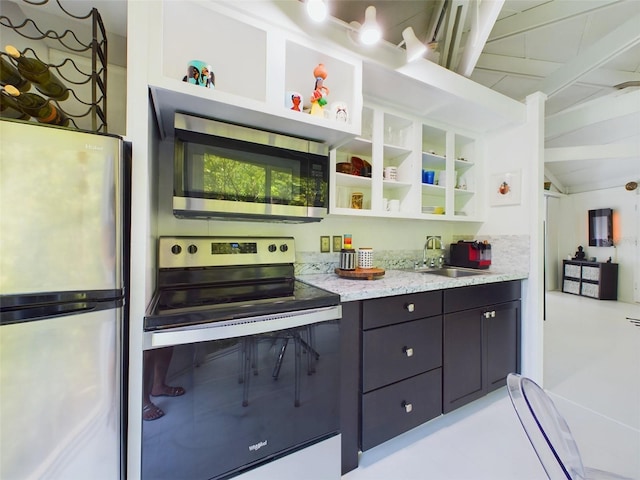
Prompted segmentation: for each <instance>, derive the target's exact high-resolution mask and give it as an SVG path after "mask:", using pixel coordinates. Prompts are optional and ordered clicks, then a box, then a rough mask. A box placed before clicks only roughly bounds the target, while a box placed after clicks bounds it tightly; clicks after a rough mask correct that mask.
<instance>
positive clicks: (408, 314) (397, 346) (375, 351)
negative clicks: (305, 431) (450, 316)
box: [360, 291, 442, 451]
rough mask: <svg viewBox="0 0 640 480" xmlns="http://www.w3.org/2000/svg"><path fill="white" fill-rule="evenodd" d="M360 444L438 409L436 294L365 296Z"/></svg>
mask: <svg viewBox="0 0 640 480" xmlns="http://www.w3.org/2000/svg"><path fill="white" fill-rule="evenodd" d="M361 341H362V380H361V431H360V448H361V449H362V450H363V451H365V450H368V449H370V448H373V447H375V446H376V445H379V444H381V443H382V442H385V441H387V440H389V439H390V438H393V437H395V436H397V435H399V434H401V433H403V432H406V431H407V430H410V429H411V428H414V427H416V426H418V425H420V424H422V423H424V422H426V421H427V420H430V419H431V418H434V417H437V416H438V415H440V414H441V413H442V368H441V367H442V292H441V291H437V292H424V293H419V294H410V295H398V296H394V297H387V298H379V299H372V300H365V301H364V302H363V306H362V333H361Z"/></svg>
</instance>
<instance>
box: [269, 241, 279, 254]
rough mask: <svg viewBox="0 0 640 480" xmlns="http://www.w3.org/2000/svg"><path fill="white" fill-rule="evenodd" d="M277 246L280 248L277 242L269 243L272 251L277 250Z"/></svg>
mask: <svg viewBox="0 0 640 480" xmlns="http://www.w3.org/2000/svg"><path fill="white" fill-rule="evenodd" d="M277 248H278V247H276V244H275V243H272V244H270V245H269V251H270V252H271V253H273V252H275V251H276V249H277Z"/></svg>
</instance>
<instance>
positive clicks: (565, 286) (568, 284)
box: [562, 278, 580, 295]
mask: <svg viewBox="0 0 640 480" xmlns="http://www.w3.org/2000/svg"><path fill="white" fill-rule="evenodd" d="M562 291H563V292H566V293H575V294H576V295H577V294H579V293H580V282H574V281H573V280H567V279H566V278H565V279H564V282H562Z"/></svg>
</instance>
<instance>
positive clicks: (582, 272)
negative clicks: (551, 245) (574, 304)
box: [562, 260, 618, 300]
mask: <svg viewBox="0 0 640 480" xmlns="http://www.w3.org/2000/svg"><path fill="white" fill-rule="evenodd" d="M562 291H563V292H565V293H573V294H574V295H582V296H583V297H591V298H597V299H599V300H617V299H618V264H617V263H600V262H581V261H577V260H563V261H562Z"/></svg>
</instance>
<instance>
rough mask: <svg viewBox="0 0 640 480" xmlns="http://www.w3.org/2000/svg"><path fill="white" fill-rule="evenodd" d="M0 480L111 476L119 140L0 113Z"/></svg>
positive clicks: (116, 422) (119, 409)
mask: <svg viewBox="0 0 640 480" xmlns="http://www.w3.org/2000/svg"><path fill="white" fill-rule="evenodd" d="M0 138H1V141H0V478H3V479H31V478H34V479H35V478H59V479H65V480H66V479H80V478H91V479H92V480H95V479H108V480H113V479H117V478H120V476H121V473H122V464H123V458H122V457H123V454H122V452H123V444H122V438H123V436H122V433H123V421H122V419H123V411H124V410H123V400H122V399H123V375H122V371H123V354H124V353H125V351H124V349H123V345H125V343H124V342H123V340H124V336H125V332H126V328H127V319H126V318H127V315H126V309H127V306H126V304H127V302H126V283H127V278H128V274H127V271H128V269H127V268H126V265H128V254H127V253H126V252H127V249H125V247H124V245H128V241H127V233H126V232H128V231H129V228H128V213H127V212H128V211H129V206H128V204H129V201H128V191H129V189H128V184H129V182H130V179H129V173H128V172H129V168H130V164H129V162H128V158H130V156H128V155H126V154H125V153H124V152H125V150H130V149H127V147H128V145H126V144H125V142H123V140H122V139H121V138H119V137H115V136H111V135H99V134H92V133H85V132H80V131H74V130H69V129H65V128H58V127H50V126H44V125H40V124H36V123H33V122H19V121H10V120H0Z"/></svg>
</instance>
